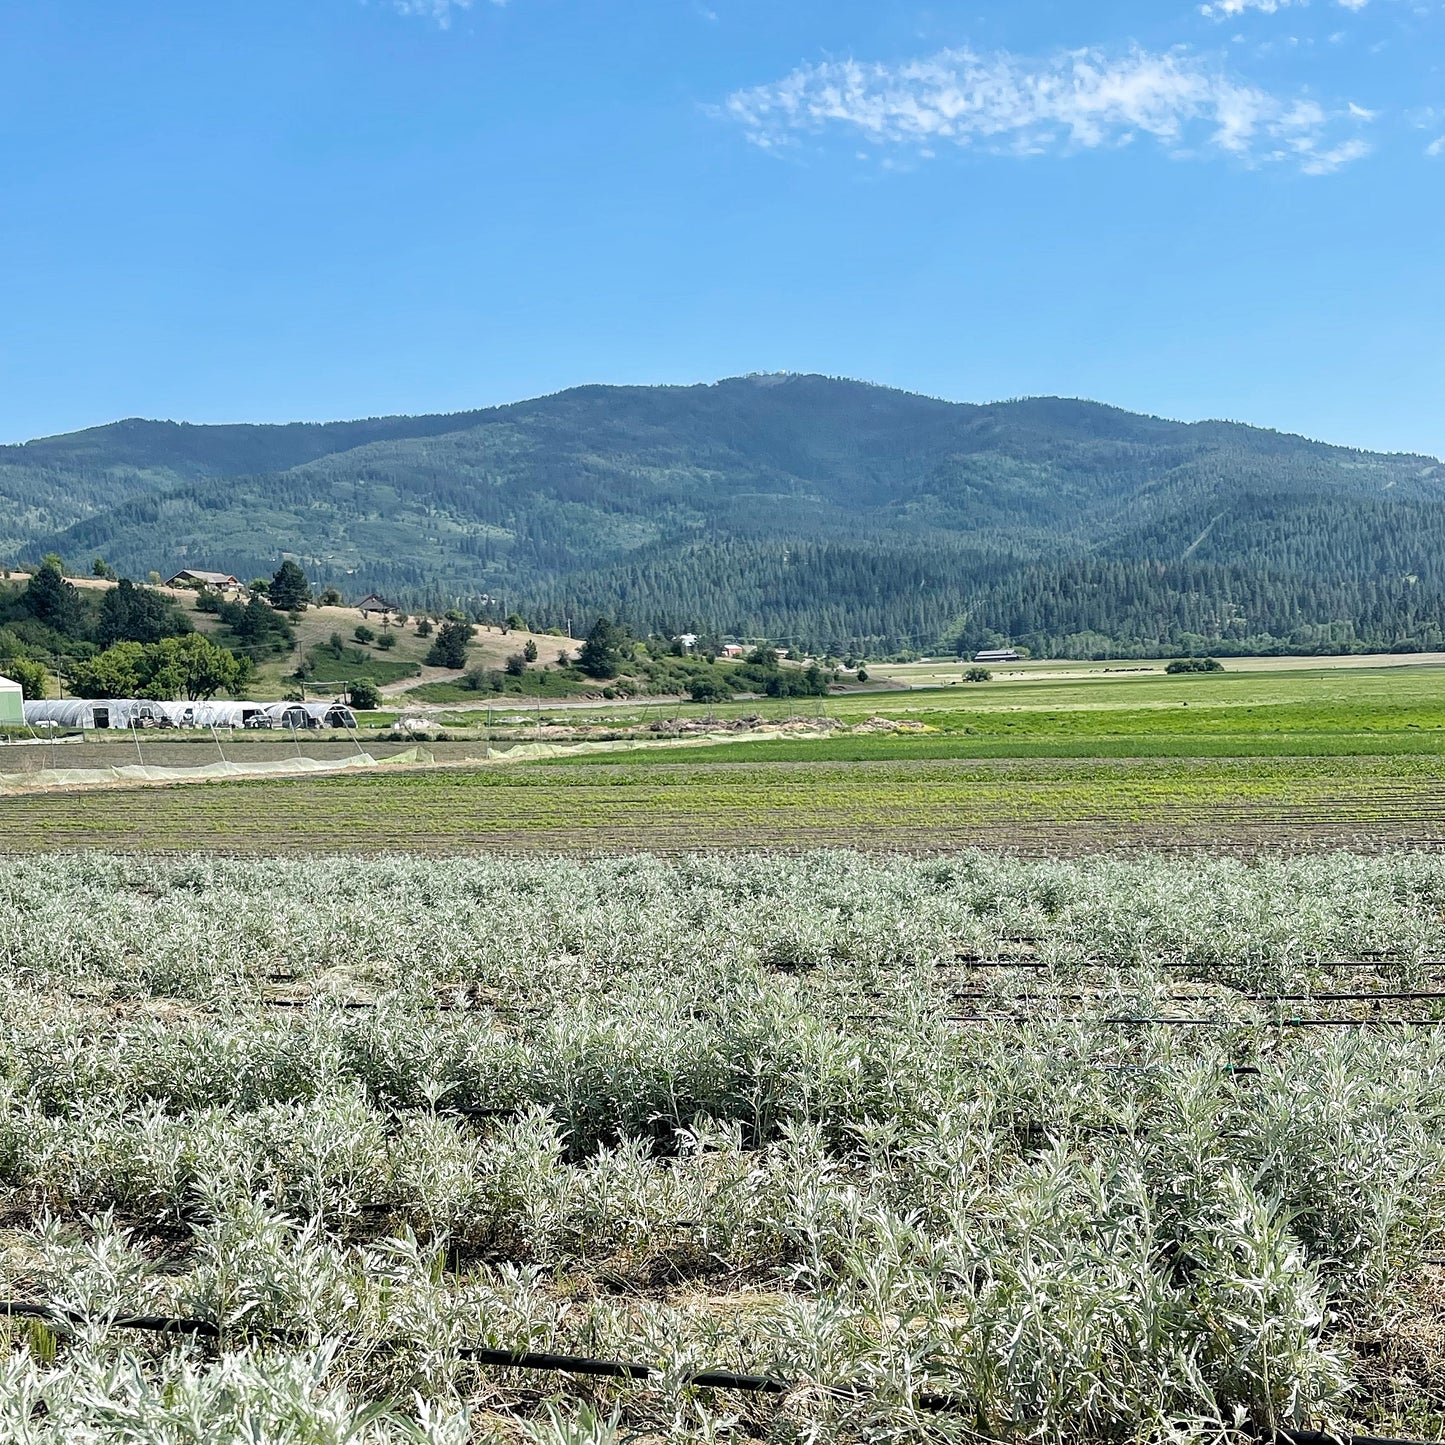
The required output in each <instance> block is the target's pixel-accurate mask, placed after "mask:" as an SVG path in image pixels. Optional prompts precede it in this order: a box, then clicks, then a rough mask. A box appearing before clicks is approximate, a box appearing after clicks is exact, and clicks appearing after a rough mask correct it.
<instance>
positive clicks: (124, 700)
mask: <svg viewBox="0 0 1445 1445" xmlns="http://www.w3.org/2000/svg"><path fill="white" fill-rule="evenodd" d="M166 706H167V704H165V703H161V702H150V701H148V700H147V699H145V698H133V697H108V698H94V699H92V698H83V697H65V698H58V699H57V698H50V699H48V700H46V701H44V702H27V703H25V704H24V713H25V721H26V722H27V723H29V724H30V726H31V727H35V726H37V725H39V724H45V725H46V726H54V727H62V728H95V729H97V730H104V729H106V728H128V727H147V726H149V727H168V726H170V725H171V723H170V719H169V718H168V717H167V716H166V713H165V708H166Z"/></svg>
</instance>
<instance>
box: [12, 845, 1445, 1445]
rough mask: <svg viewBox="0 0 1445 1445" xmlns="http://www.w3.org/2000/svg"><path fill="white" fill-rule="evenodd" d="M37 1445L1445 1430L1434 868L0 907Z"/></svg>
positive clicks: (164, 893)
mask: <svg viewBox="0 0 1445 1445" xmlns="http://www.w3.org/2000/svg"><path fill="white" fill-rule="evenodd" d="M0 1004H3V1012H0V1190H3V1204H4V1215H3V1229H0V1296H3V1302H0V1334H4V1335H5V1336H6V1337H7V1348H6V1349H5V1350H4V1351H0V1439H4V1440H6V1441H15V1442H24V1445H40V1442H43V1445H62V1442H63V1445H74V1442H80V1445H86V1442H107V1445H109V1442H117V1445H118V1442H122V1441H123V1442H127V1445H163V1442H164V1445H180V1442H186V1445H200V1442H211V1441H227V1442H229V1441H237V1442H240V1441H247V1442H257V1445H259V1442H265V1445H340V1442H343V1441H347V1442H355V1445H400V1442H432V1445H462V1442H467V1441H477V1442H492V1441H498V1442H500V1441H532V1442H545V1445H568V1442H595V1445H606V1442H620V1441H623V1440H643V1441H663V1440H669V1441H699V1442H703V1441H708V1442H711V1441H721V1440H738V1439H755V1440H766V1441H779V1442H783V1441H787V1442H801V1441H818V1442H822V1441H842V1442H853V1441H857V1442H863V1441H868V1442H877V1441H884V1440H887V1441H909V1440H917V1441H935V1440H936V1441H959V1442H971V1445H977V1442H981V1441H1038V1442H1044V1441H1054V1440H1058V1439H1064V1438H1069V1439H1078V1440H1083V1441H1100V1442H1104V1441H1108V1442H1122V1441H1140V1442H1143V1441H1149V1440H1160V1441H1163V1440H1168V1441H1172V1442H1177V1445H1183V1442H1188V1441H1199V1442H1206V1441H1208V1442H1216V1441H1220V1442H1222V1441H1224V1440H1226V1439H1229V1440H1243V1439H1245V1438H1250V1437H1252V1438H1254V1439H1261V1438H1267V1437H1268V1435H1269V1432H1271V1431H1272V1430H1275V1429H1278V1428H1281V1427H1298V1428H1311V1427H1313V1428H1328V1429H1332V1430H1338V1431H1352V1430H1353V1431H1357V1432H1362V1433H1363V1432H1368V1433H1372V1434H1377V1435H1391V1434H1393V1435H1404V1436H1412V1437H1414V1438H1420V1439H1435V1438H1438V1437H1439V1436H1440V1434H1441V1433H1442V1431H1445V1271H1442V1269H1441V1268H1440V1266H1439V1264H1438V1260H1439V1259H1440V1258H1441V1254H1440V1251H1441V1249H1442V1238H1441V1230H1442V1227H1445V1167H1442V1165H1445V858H1439V857H1430V856H1425V855H1420V854H1385V855H1379V856H1375V857H1368V858H1367V857H1362V856H1355V855H1346V854H1335V855H1330V856H1316V857H1310V858H1302V859H1296V860H1293V861H1284V860H1278V859H1275V860H1272V861H1262V862H1248V861H1243V860H1229V859H1217V858H1216V859H1198V860H1192V861H1190V862H1189V863H1188V864H1187V865H1181V864H1180V863H1179V862H1177V861H1171V860H1169V859H1164V858H1159V857H1137V858H1131V859H1124V858H1120V857H1104V858H1093V859H1085V860H1078V861H1074V862H1062V861H1050V862H1030V861H1026V860H1019V859H1012V860H1010V859H1006V858H1000V857H997V856H990V855H987V854H983V853H978V852H969V853H962V854H958V855H954V856H950V857H941V856H940V857H933V858H929V859H918V860H909V859H902V858H895V859H891V860H880V859H878V858H876V857H872V856H866V855H860V854H854V853H837V852H835V853H810V854H805V855H801V856H797V857H790V858H769V857H763V856H753V857H736V856H721V855H714V856H702V855H694V856H690V857H684V858H679V859H676V860H673V861H665V860H658V859H647V858H631V859H621V860H594V861H590V862H584V861H569V860H565V859H556V858H552V859H527V858H522V857H508V858H505V859H492V860H474V861H448V862H438V861H433V860H428V859H422V858H414V857H404V856H398V857H392V858H388V859H385V860H360V859H347V858H335V859H329V860H328V859H324V858H311V859H298V860H292V861H287V860H279V861H271V862H268V863H267V864H265V865H260V864H258V863H257V862H255V861H254V860H233V861H227V860H217V859H207V858H203V857H191V858H185V859H158V858H143V857H135V856H117V855H104V854H92V855H89V856H86V857H76V858H54V857H51V858H43V859H35V860H29V861H27V860H12V861H11V862H10V864H9V865H8V866H7V867H6V868H5V869H4V870H3V872H0Z"/></svg>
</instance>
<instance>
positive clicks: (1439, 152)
mask: <svg viewBox="0 0 1445 1445" xmlns="http://www.w3.org/2000/svg"><path fill="white" fill-rule="evenodd" d="M1425 154H1426V155H1427V156H1445V135H1442V136H1438V137H1436V139H1434V140H1432V141H1431V142H1430V144H1429V145H1427V146H1426V147H1425Z"/></svg>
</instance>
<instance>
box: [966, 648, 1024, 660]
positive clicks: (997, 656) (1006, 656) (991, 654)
mask: <svg viewBox="0 0 1445 1445" xmlns="http://www.w3.org/2000/svg"><path fill="white" fill-rule="evenodd" d="M973 660H974V661H975V662H1019V661H1020V660H1021V659H1020V657H1019V654H1018V653H1017V652H1015V651H1014V649H1013V648H1011V647H995V648H989V649H987V650H986V651H984V652H975V653H974V655H973Z"/></svg>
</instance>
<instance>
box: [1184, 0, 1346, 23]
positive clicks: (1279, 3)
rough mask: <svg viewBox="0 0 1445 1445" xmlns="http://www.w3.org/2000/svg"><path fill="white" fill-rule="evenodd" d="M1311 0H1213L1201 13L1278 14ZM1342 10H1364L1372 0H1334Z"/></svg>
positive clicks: (1217, 15)
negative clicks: (1256, 12)
mask: <svg viewBox="0 0 1445 1445" xmlns="http://www.w3.org/2000/svg"><path fill="white" fill-rule="evenodd" d="M1309 3H1310V0H1212V3H1210V4H1207V5H1201V6H1200V7H1199V13H1200V14H1201V15H1207V16H1208V17H1209V18H1210V19H1211V20H1230V19H1232V18H1234V17H1235V16H1237V15H1247V14H1248V13H1249V12H1250V11H1251V10H1257V11H1259V13H1260V14H1262V15H1277V14H1279V12H1280V11H1281V10H1294V9H1302V8H1303V7H1304V6H1306V5H1308V4H1309ZM1334 3H1335V4H1336V5H1338V6H1339V8H1340V9H1341V10H1363V9H1364V8H1365V7H1366V6H1367V5H1368V4H1369V3H1370V0H1334Z"/></svg>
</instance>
